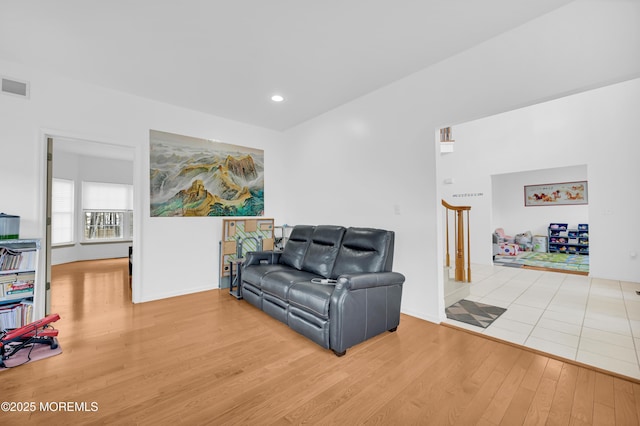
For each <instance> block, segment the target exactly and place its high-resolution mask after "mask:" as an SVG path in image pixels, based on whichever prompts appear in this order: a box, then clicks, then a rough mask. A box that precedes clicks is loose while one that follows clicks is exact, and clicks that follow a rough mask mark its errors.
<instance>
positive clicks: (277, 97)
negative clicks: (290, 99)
mask: <svg viewBox="0 0 640 426" xmlns="http://www.w3.org/2000/svg"><path fill="white" fill-rule="evenodd" d="M271 100H272V101H273V102H282V101H284V97H283V96H282V95H273V96H272V97H271Z"/></svg>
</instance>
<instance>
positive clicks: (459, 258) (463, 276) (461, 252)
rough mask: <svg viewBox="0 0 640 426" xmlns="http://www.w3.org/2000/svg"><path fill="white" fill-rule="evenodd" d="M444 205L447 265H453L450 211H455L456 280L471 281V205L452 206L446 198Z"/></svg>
mask: <svg viewBox="0 0 640 426" xmlns="http://www.w3.org/2000/svg"><path fill="white" fill-rule="evenodd" d="M442 205H443V206H444V207H445V209H446V227H445V229H446V252H445V253H446V255H445V257H446V258H445V263H446V265H447V267H450V266H451V263H450V257H449V251H450V249H449V212H451V211H453V212H455V216H454V232H455V250H456V264H455V280H456V281H466V282H471V256H470V254H471V243H470V240H469V235H470V231H469V211H470V210H471V206H452V205H451V204H449V203H447V202H446V201H445V200H442ZM463 212H466V217H467V220H466V221H467V226H466V233H467V235H466V240H467V251H466V253H465V244H464V242H465V226H464V222H465V221H464V216H465V214H464V213H463ZM465 258H466V260H467V265H466V268H465Z"/></svg>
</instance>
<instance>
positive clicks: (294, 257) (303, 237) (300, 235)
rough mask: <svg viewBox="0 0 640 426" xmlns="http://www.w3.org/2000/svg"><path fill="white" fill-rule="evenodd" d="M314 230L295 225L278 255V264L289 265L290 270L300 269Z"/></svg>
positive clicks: (306, 226) (312, 227)
mask: <svg viewBox="0 0 640 426" xmlns="http://www.w3.org/2000/svg"><path fill="white" fill-rule="evenodd" d="M314 229H315V226H310V225H296V227H295V228H293V231H291V235H290V236H289V238H288V239H287V243H286V244H285V245H284V250H283V251H282V255H280V263H282V264H284V265H289V266H291V267H292V268H296V269H302V262H303V260H304V255H305V254H306V253H307V247H308V246H309V242H310V241H311V234H313V230H314Z"/></svg>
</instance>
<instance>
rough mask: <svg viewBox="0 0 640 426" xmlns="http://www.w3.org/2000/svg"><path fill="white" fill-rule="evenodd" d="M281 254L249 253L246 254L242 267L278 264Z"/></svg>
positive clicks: (267, 252)
mask: <svg viewBox="0 0 640 426" xmlns="http://www.w3.org/2000/svg"><path fill="white" fill-rule="evenodd" d="M281 254H282V252H279V251H250V252H247V254H246V256H245V259H244V264H243V266H245V267H246V266H249V265H265V264H266V265H273V264H275V263H278V262H279V260H280V255H281Z"/></svg>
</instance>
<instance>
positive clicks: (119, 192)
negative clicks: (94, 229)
mask: <svg viewBox="0 0 640 426" xmlns="http://www.w3.org/2000/svg"><path fill="white" fill-rule="evenodd" d="M92 213H103V214H109V213H115V214H121V215H122V217H121V221H120V223H118V227H119V228H120V236H118V237H113V236H104V237H94V238H88V236H87V234H88V228H87V214H92ZM100 216H102V215H99V216H98V217H100ZM110 226H113V225H112V224H106V225H104V227H105V228H108V227H110ZM81 227H82V243H83V244H95V243H108V242H130V241H132V239H133V185H129V184H119V183H108V182H85V181H83V182H82V215H81ZM106 230H107V229H104V231H106Z"/></svg>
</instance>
